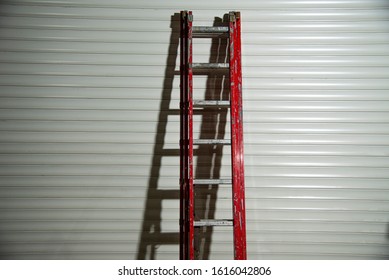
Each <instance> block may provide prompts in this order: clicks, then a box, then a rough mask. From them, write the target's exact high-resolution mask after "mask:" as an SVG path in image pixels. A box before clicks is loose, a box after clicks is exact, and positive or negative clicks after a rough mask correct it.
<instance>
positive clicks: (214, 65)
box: [189, 63, 230, 70]
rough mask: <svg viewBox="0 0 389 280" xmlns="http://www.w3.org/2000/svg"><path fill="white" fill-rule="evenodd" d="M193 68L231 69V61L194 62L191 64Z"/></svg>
mask: <svg viewBox="0 0 389 280" xmlns="http://www.w3.org/2000/svg"><path fill="white" fill-rule="evenodd" d="M189 67H191V68H192V69H204V70H205V69H229V68H230V64H229V63H192V64H190V65H189Z"/></svg>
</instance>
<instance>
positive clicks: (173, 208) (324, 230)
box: [0, 0, 389, 259]
mask: <svg viewBox="0 0 389 280" xmlns="http://www.w3.org/2000/svg"><path fill="white" fill-rule="evenodd" d="M182 9H190V10H192V11H193V14H194V24H195V25H212V24H213V21H214V18H215V17H222V16H223V15H224V14H225V13H227V12H228V11H230V10H239V11H241V13H242V32H243V34H242V36H243V38H242V43H243V58H242V59H243V67H244V69H243V84H244V110H245V111H244V120H245V125H244V129H245V152H246V154H245V162H246V188H247V202H246V204H247V228H248V235H247V238H248V257H249V258H251V259H343V258H345V259H382V258H386V259H388V258H389V237H388V236H389V233H388V231H389V226H388V224H389V158H388V155H389V126H388V123H389V81H388V77H389V2H388V1H385V0H344V1H343V0H342V1H341V0H339V1H335V0H334V1H308V0H303V1H295V0H264V1H249V0H242V1H229V0H228V1H227V0H224V1H204V0H196V1H185V3H183V1H176V0H167V1H130V0H127V1H121V0H114V1H102V0H84V1H65V0H63V1H57V0H53V1H45V0H42V1H38V0H36V1H35V0H20V1H19V0H16V1H1V4H0V63H1V65H0V98H1V101H0V120H1V122H0V130H1V133H0V153H1V154H0V164H1V165H0V178H1V179H0V207H1V211H0V258H2V259H136V258H146V259H148V258H154V259H177V258H178V234H177V231H178V206H179V204H178V199H177V198H178V175H179V174H178V167H179V166H178V163H179V159H178V156H177V155H178V150H177V149H178V129H179V123H178V120H179V119H178V116H177V114H176V113H177V109H178V93H179V77H178V76H177V75H176V74H175V72H174V70H177V69H178V67H177V66H178V64H177V63H178V57H177V56H178V55H179V53H178V52H177V48H178V45H177V43H178V41H177V40H178V37H177V36H178V34H177V33H176V31H178V30H176V28H177V27H178V26H177V17H174V14H175V13H178V12H179V11H180V10H182ZM172 17H173V18H172ZM172 19H173V20H172ZM171 20H172V21H171ZM172 31H173V32H172ZM209 55H210V41H209V40H208V41H207V40H203V41H199V42H198V44H197V45H196V46H195V59H196V58H198V60H202V61H208V59H209ZM195 82H196V83H195V87H196V90H197V92H198V94H200V95H201V94H203V95H204V92H205V89H204V87H205V85H206V83H208V82H209V80H207V79H206V77H199V78H197V79H196V81H195ZM198 121H199V123H198V127H197V129H200V127H201V119H200V118H198ZM227 132H228V127H227ZM228 162H229V161H228V152H227V150H226V151H224V154H223V159H222V166H221V169H220V173H221V175H225V176H227V175H229V166H228V165H229V163H228ZM208 164H209V163H208ZM217 192H218V198H217V201H216V206H215V209H213V208H212V209H211V210H212V211H214V215H215V217H227V216H228V215H229V206H230V205H229V203H230V202H229V199H228V192H226V189H222V188H221V189H219V190H218V191H217ZM211 237H212V240H211V247H210V248H209V250H210V252H209V255H208V256H207V257H208V258H211V259H224V258H227V259H229V258H232V246H230V241H231V235H230V232H229V231H228V229H216V230H215V231H214V233H213V234H212V236H211Z"/></svg>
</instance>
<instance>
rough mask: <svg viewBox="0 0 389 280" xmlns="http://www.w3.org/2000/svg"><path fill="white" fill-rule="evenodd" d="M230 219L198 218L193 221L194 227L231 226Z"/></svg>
mask: <svg viewBox="0 0 389 280" xmlns="http://www.w3.org/2000/svg"><path fill="white" fill-rule="evenodd" d="M232 225H233V221H232V220H199V221H194V226H195V227H210V226H232Z"/></svg>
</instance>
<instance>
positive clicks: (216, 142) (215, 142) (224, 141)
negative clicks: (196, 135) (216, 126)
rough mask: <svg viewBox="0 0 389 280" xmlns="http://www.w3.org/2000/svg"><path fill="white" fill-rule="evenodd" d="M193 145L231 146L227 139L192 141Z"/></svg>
mask: <svg viewBox="0 0 389 280" xmlns="http://www.w3.org/2000/svg"><path fill="white" fill-rule="evenodd" d="M193 144H194V145H204V144H222V145H231V140H229V139H194V140H193Z"/></svg>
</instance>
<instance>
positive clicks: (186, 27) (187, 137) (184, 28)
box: [180, 11, 247, 260]
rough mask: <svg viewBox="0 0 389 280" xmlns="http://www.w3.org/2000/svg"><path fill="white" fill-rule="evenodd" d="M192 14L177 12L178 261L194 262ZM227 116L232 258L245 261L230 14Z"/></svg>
mask: <svg viewBox="0 0 389 280" xmlns="http://www.w3.org/2000/svg"><path fill="white" fill-rule="evenodd" d="M192 17H193V16H192V12H191V11H182V12H181V33H180V99H181V100H180V123H181V124H180V259H194V256H195V253H194V252H195V248H194V238H195V236H194V235H195V231H194V216H195V215H194V208H195V207H194V186H193V180H194V178H193V98H192V97H193V72H192V67H191V65H192V62H193V61H192V56H193V54H192V21H193V18H192ZM229 50H230V51H229V56H230V63H229V64H230V113H231V162H232V164H231V165H232V196H233V203H232V206H233V211H232V215H233V231H234V258H235V259H239V260H243V259H246V255H247V253H246V218H245V194H244V193H245V191H244V160H243V119H242V70H241V67H242V66H241V40H240V13H237V12H231V13H230V23H229Z"/></svg>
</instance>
